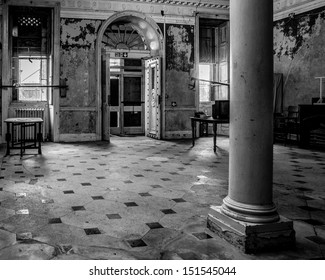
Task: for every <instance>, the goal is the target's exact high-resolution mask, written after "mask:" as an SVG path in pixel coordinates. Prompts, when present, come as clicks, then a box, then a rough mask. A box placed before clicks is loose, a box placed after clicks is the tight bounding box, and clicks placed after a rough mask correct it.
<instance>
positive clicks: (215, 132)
mask: <svg viewBox="0 0 325 280" xmlns="http://www.w3.org/2000/svg"><path fill="white" fill-rule="evenodd" d="M216 146H217V124H216V123H213V151H214V152H215V151H216Z"/></svg>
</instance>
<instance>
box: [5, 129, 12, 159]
mask: <svg viewBox="0 0 325 280" xmlns="http://www.w3.org/2000/svg"><path fill="white" fill-rule="evenodd" d="M6 141H7V152H6V156H9V155H10V141H11V133H10V123H7V133H6Z"/></svg>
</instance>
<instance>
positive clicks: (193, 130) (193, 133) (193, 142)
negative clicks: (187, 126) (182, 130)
mask: <svg viewBox="0 0 325 280" xmlns="http://www.w3.org/2000/svg"><path fill="white" fill-rule="evenodd" d="M191 125H192V146H193V147H194V145H195V134H196V126H195V121H194V120H191Z"/></svg>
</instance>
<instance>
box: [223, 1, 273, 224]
mask: <svg viewBox="0 0 325 280" xmlns="http://www.w3.org/2000/svg"><path fill="white" fill-rule="evenodd" d="M230 53H231V57H230V69H231V70H230V71H231V72H230V84H231V86H230V147H229V157H230V159H229V193H228V196H227V197H226V198H225V199H224V202H223V205H222V211H223V212H224V213H225V214H226V215H228V216H231V217H233V218H235V219H238V220H242V221H247V222H274V221H276V220H278V219H279V217H278V214H277V212H276V208H275V207H274V204H273V202H272V173H273V167H272V166H273V136H272V135H273V128H272V127H273V1H270V0H245V1H238V0H230Z"/></svg>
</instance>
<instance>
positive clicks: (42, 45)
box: [10, 6, 52, 102]
mask: <svg viewBox="0 0 325 280" xmlns="http://www.w3.org/2000/svg"><path fill="white" fill-rule="evenodd" d="M10 15H11V16H10V18H11V22H10V24H11V30H12V32H11V52H12V83H13V84H15V85H17V88H15V90H14V91H13V100H17V101H23V102H26V101H33V102H37V101H51V100H49V99H50V98H49V97H50V93H51V88H50V87H49V85H51V72H52V71H51V63H50V61H51V52H52V51H51V36H50V35H51V9H48V8H38V7H19V6H15V7H10Z"/></svg>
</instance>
